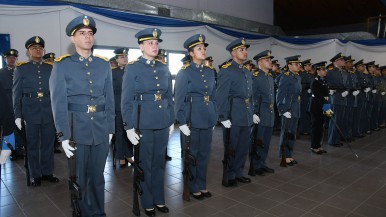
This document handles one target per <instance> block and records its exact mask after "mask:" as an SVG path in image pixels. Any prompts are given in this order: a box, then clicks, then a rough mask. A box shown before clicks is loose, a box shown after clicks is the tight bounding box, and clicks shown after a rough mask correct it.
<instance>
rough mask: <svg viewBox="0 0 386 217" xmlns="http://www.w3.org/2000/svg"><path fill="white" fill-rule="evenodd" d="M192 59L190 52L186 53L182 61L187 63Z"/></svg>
mask: <svg viewBox="0 0 386 217" xmlns="http://www.w3.org/2000/svg"><path fill="white" fill-rule="evenodd" d="M190 61H191V59H190V55H189V54H186V55H185V56H184V57H183V58H182V59H181V62H182V63H185V62H190Z"/></svg>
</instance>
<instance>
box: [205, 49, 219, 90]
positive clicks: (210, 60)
mask: <svg viewBox="0 0 386 217" xmlns="http://www.w3.org/2000/svg"><path fill="white" fill-rule="evenodd" d="M204 64H205V66H208V67H209V68H211V69H212V70H213V73H214V77H215V82H216V84H217V70H216V69H215V68H214V67H213V57H211V56H209V57H207V58H205V63H204Z"/></svg>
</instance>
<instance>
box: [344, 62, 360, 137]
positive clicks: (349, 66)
mask: <svg viewBox="0 0 386 217" xmlns="http://www.w3.org/2000/svg"><path fill="white" fill-rule="evenodd" d="M344 60H345V70H346V71H347V74H348V75H347V80H346V83H345V87H346V88H347V90H348V91H349V94H348V95H347V97H346V98H347V106H346V108H345V114H344V120H345V121H344V125H343V126H342V127H343V129H344V135H345V136H346V139H347V140H348V141H353V119H354V113H353V112H354V109H355V108H356V107H357V101H358V100H357V96H358V94H359V90H358V82H357V76H356V75H355V71H354V70H353V66H354V64H353V62H354V61H355V60H354V59H352V58H351V56H347V57H345V58H344Z"/></svg>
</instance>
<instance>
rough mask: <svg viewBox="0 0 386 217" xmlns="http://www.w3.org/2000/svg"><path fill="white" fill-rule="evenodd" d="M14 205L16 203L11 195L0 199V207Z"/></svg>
mask: <svg viewBox="0 0 386 217" xmlns="http://www.w3.org/2000/svg"><path fill="white" fill-rule="evenodd" d="M1 195H3V194H2V193H1ZM15 203H16V201H15V200H14V199H13V197H12V196H11V195H7V196H1V197H0V207H3V206H7V205H11V204H15Z"/></svg>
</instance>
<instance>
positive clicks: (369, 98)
mask: <svg viewBox="0 0 386 217" xmlns="http://www.w3.org/2000/svg"><path fill="white" fill-rule="evenodd" d="M365 65H366V71H367V73H365V78H366V80H367V88H366V90H365V93H366V103H365V106H366V107H365V110H364V112H365V115H366V117H367V118H366V120H365V122H364V124H365V129H366V130H365V132H366V134H371V130H373V129H374V128H373V125H372V122H371V120H372V119H371V118H372V113H373V110H374V95H375V94H376V92H377V90H376V89H374V88H375V84H374V77H373V74H374V71H375V69H376V68H375V61H370V62H368V63H366V64H365Z"/></svg>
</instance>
